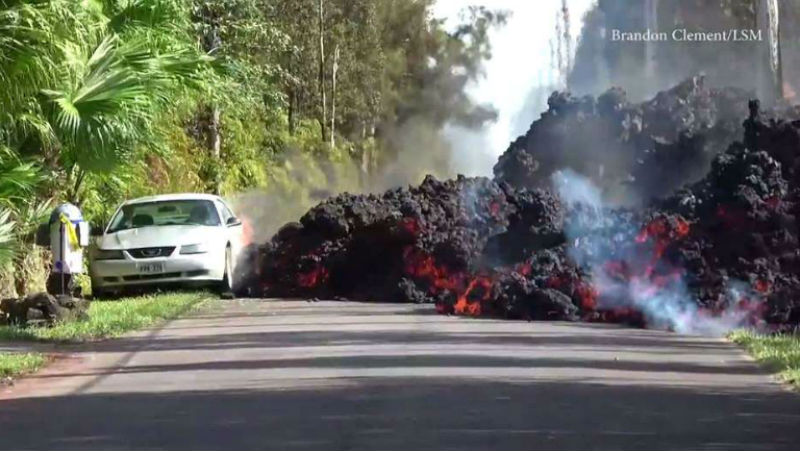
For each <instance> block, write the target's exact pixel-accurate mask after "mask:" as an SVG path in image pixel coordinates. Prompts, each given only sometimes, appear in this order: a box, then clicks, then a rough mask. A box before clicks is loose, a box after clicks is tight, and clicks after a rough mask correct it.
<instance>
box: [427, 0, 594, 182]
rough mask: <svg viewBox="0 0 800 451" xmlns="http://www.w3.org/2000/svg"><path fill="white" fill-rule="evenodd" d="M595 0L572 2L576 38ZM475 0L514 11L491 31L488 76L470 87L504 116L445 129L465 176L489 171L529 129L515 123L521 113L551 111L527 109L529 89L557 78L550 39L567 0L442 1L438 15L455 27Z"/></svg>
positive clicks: (569, 0)
mask: <svg viewBox="0 0 800 451" xmlns="http://www.w3.org/2000/svg"><path fill="white" fill-rule="evenodd" d="M594 2H595V0H567V6H568V7H569V10H570V21H571V27H570V29H571V34H572V36H573V37H574V38H577V37H578V36H579V34H580V28H581V26H582V20H581V19H582V18H583V15H584V13H585V12H586V11H587V10H588V9H589V7H590V6H591V5H592V4H593V3H594ZM474 4H481V5H483V6H486V7H488V8H491V9H501V10H507V11H509V12H511V16H510V17H509V19H508V22H507V23H506V25H505V26H504V27H502V28H499V29H497V30H494V31H493V32H492V33H491V35H490V38H491V44H492V59H491V60H489V61H488V62H487V63H486V64H485V72H486V76H485V78H483V79H481V80H479V81H478V82H477V83H473V84H471V85H470V86H469V87H468V93H469V94H470V96H471V97H472V98H473V99H475V100H476V101H477V102H479V103H490V104H492V105H494V107H495V109H497V110H498V112H499V116H498V119H497V122H495V123H494V124H491V125H490V126H487V127H486V129H485V130H481V131H478V132H475V131H470V130H464V129H460V128H456V127H448V129H446V130H445V133H446V135H447V137H448V139H449V140H450V142H451V144H452V145H453V146H454V147H455V149H456V152H454V155H456V159H454V161H453V166H454V167H455V169H457V170H458V171H459V172H461V173H463V174H465V175H489V174H491V168H492V166H493V165H494V162H495V160H496V159H497V156H498V155H500V154H501V153H503V151H505V150H506V148H507V147H508V145H509V143H510V142H511V141H512V140H514V139H515V138H516V137H517V136H518V135H520V134H523V133H525V131H526V130H527V126H521V125H520V124H515V122H519V121H515V119H516V118H517V117H518V115H519V114H520V113H522V114H525V115H526V117H531V118H533V117H538V114H539V113H541V111H543V110H544V109H545V106H546V105H541V106H540V108H539V109H540V111H536V112H535V113H533V112H524V111H521V110H522V107H523V105H524V103H525V100H526V98H527V97H528V93H529V92H530V91H531V90H532V89H533V88H534V87H536V86H537V85H539V84H540V83H541V80H543V81H544V82H545V83H547V82H548V81H549V79H550V78H551V77H552V74H551V73H550V72H551V71H550V46H549V41H550V39H551V37H552V36H553V35H554V34H555V26H556V14H557V12H558V11H559V10H560V8H561V0H437V2H436V4H435V6H434V15H435V16H436V17H439V18H446V19H447V21H446V22H445V24H446V25H447V26H455V25H457V23H458V17H459V12H460V11H461V10H462V9H463V8H465V7H468V6H470V5H474ZM573 49H574V44H573ZM523 123H524V121H523ZM528 125H529V124H528Z"/></svg>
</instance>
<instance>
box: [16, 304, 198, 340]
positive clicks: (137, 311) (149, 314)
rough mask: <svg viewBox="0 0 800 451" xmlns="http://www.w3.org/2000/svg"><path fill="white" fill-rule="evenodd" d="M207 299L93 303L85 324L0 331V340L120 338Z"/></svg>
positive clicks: (176, 314) (74, 323)
mask: <svg viewBox="0 0 800 451" xmlns="http://www.w3.org/2000/svg"><path fill="white" fill-rule="evenodd" d="M209 299H210V296H209V294H208V293H203V292H199V293H165V294H154V295H148V296H139V297H133V298H124V299H120V300H118V301H105V302H104V301H94V302H92V304H91V305H90V306H89V309H88V311H87V313H88V315H89V319H88V320H86V321H72V322H66V323H61V324H56V325H55V326H53V327H47V328H44V327H27V328H20V327H16V326H4V327H0V340H32V341H57V342H81V341H88V340H98V339H102V338H111V337H117V336H120V335H122V334H124V333H126V332H130V331H133V330H136V329H141V328H143V327H148V326H152V325H154V324H157V323H159V322H161V321H164V320H168V319H172V318H175V317H178V316H180V315H182V314H184V313H186V312H187V311H189V310H191V309H193V308H195V307H197V306H199V305H200V304H201V303H203V302H204V301H207V300H209Z"/></svg>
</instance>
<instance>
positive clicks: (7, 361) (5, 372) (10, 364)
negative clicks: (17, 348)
mask: <svg viewBox="0 0 800 451" xmlns="http://www.w3.org/2000/svg"><path fill="white" fill-rule="evenodd" d="M45 363H47V357H45V356H44V355H43V354H38V353H32V352H23V353H16V352H14V353H11V352H0V377H3V378H5V377H16V376H22V375H24V374H28V373H33V372H35V371H37V370H38V369H39V368H41V367H43V366H44V364H45Z"/></svg>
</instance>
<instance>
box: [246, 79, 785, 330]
mask: <svg viewBox="0 0 800 451" xmlns="http://www.w3.org/2000/svg"><path fill="white" fill-rule="evenodd" d="M549 104H550V109H549V110H548V112H546V113H544V114H543V115H542V118H541V119H539V120H538V121H536V122H534V124H533V125H532V127H531V130H530V131H529V132H528V134H527V135H525V136H524V137H521V138H519V139H518V140H517V141H516V142H515V143H513V144H512V145H511V146H510V148H509V150H508V151H507V152H506V153H505V154H504V155H503V156H502V157H501V158H500V160H499V161H498V164H497V166H496V167H495V179H494V180H491V179H488V178H482V177H478V178H465V177H458V178H457V179H454V180H446V181H439V180H436V179H434V178H433V177H430V176H429V177H427V178H426V179H425V180H424V181H423V182H422V184H421V185H419V186H417V187H409V188H403V189H395V190H391V191H387V192H385V193H383V194H370V195H352V194H342V195H339V196H336V197H333V198H330V199H328V200H326V201H324V202H322V203H320V204H319V205H317V206H316V207H314V208H312V209H311V210H309V211H308V212H307V213H306V214H305V215H304V216H303V217H302V218H301V219H300V221H299V222H298V223H290V224H287V225H285V226H284V227H283V228H282V229H281V230H280V231H279V232H278V233H277V234H276V235H275V236H274V237H273V238H272V240H271V241H269V242H267V243H263V244H261V245H255V244H254V245H251V246H250V247H249V248H248V252H246V255H245V256H244V258H245V260H246V261H245V262H243V263H245V264H243V265H241V266H242V267H246V268H248V272H247V274H244V275H242V277H241V280H240V281H239V284H240V290H241V291H242V292H243V293H245V294H249V295H252V296H288V297H309V298H310V297H319V298H347V299H353V300H364V301H380V302H434V303H435V304H436V306H437V310H438V311H440V312H442V313H457V314H465V315H474V316H477V315H491V316H497V317H508V318H524V319H562V320H578V319H581V320H587V321H624V322H629V323H633V324H638V325H654V326H658V327H667V328H673V329H686V330H696V329H698V327H699V329H701V331H705V330H706V329H707V328H708V327H717V326H722V327H725V326H726V325H727V326H738V325H743V324H745V325H747V324H758V325H762V326H763V325H770V326H772V327H773V328H791V327H795V326H796V325H797V324H798V322H800V279H798V275H800V247H798V238H797V237H798V228H797V227H798V224H797V221H796V217H797V214H798V208H800V204H799V203H798V189H800V185H798V183H797V181H798V180H799V179H798V176H799V175H800V174H798V171H800V159H799V158H798V156H800V121H793V120H789V119H779V117H785V118H791V117H796V116H797V115H796V114H795V111H794V110H790V109H785V110H784V111H782V112H781V113H780V114H778V113H775V112H772V111H771V112H769V113H768V114H767V113H762V112H761V111H760V110H759V107H758V104H757V102H755V101H752V102H750V103H749V105H748V101H747V99H746V96H745V95H744V94H743V93H741V92H739V91H736V90H710V89H707V88H705V87H704V86H703V83H702V79H698V78H694V79H690V80H688V81H686V82H684V83H682V84H681V85H679V86H677V87H675V88H673V89H671V90H669V91H665V92H662V93H659V94H658V95H657V96H656V97H655V98H654V99H652V100H650V101H648V102H644V103H642V104H638V105H631V104H629V103H627V102H626V101H624V95H623V94H622V93H621V91H620V90H617V89H614V90H611V91H609V92H607V93H606V94H603V95H601V96H600V97H598V99H597V100H594V99H592V98H588V97H587V98H582V99H573V98H571V97H569V96H568V95H564V94H554V95H553V96H552V97H551V99H550V102H549ZM748 107H749V112H748ZM766 116H769V118H767V117H766ZM745 117H746V118H747V119H746V120H745V121H744V124H743V126H742V123H741V122H740V121H741V119H742V118H745ZM735 118H738V119H735ZM734 119H735V122H733V121H734ZM734 123H737V124H738V125H735V126H734V125H732V124H734ZM742 129H744V133H742ZM742 137H743V139H741V138H742ZM737 138H740V139H741V141H735V140H736V139H737ZM726 140H727V141H728V142H727V143H726V144H725V145H723V144H722V142H723V141H726ZM588 145H594V146H595V147H596V149H597V151H596V152H595V153H594V154H592V155H593V156H592V157H591V159H583V158H579V159H578V160H576V161H573V160H575V158H577V156H579V154H578V153H577V149H578V148H579V147H580V146H588ZM584 153H586V152H585V151H584ZM607 162H614V163H613V164H609V163H607ZM623 162H624V163H625V164H623ZM602 165H606V166H605V168H606V169H604V170H598V166H602ZM698 166H701V167H702V170H703V172H706V175H705V176H703V177H695V176H694V173H697V172H698V168H697V167H698ZM622 168H627V173H626V172H625V171H623V169H622ZM564 169H570V170H572V171H575V172H576V173H578V174H579V176H577V178H576V179H577V180H578V182H568V183H562V184H561V186H560V188H558V187H557V186H556V185H558V183H556V182H557V178H558V177H560V176H562V175H564V174H568V173H570V171H563V170H564ZM648 175H649V176H648ZM621 179H624V182H625V183H627V186H626V189H629V190H630V189H632V190H633V191H631V192H636V193H639V194H640V195H641V198H642V199H644V198H648V197H649V196H651V195H653V196H656V198H655V200H649V201H647V202H642V203H640V204H638V206H636V207H621V206H611V205H605V204H602V203H597V202H596V201H588V200H587V198H586V196H583V197H582V194H581V193H582V190H583V189H584V188H583V186H582V185H581V184H582V183H584V182H582V181H581V180H589V181H591V182H593V183H594V184H596V185H597V186H599V188H598V190H599V192H602V193H604V194H605V193H609V192H613V191H614V189H615V185H614V184H615V183H616V182H619V181H620V180H621ZM681 184H682V185H683V187H681V188H679V189H677V190H675V189H674V188H675V187H676V186H680V185H681ZM587 185H588V186H591V185H589V184H588V182H587ZM565 193H566V194H565ZM667 193H671V194H667ZM589 197H591V196H589ZM687 325H689V326H691V327H689V326H687ZM697 325H699V326H697Z"/></svg>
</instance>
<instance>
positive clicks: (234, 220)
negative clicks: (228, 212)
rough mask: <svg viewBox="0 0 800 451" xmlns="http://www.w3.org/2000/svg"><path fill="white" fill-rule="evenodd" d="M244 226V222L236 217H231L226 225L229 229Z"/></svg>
mask: <svg viewBox="0 0 800 451" xmlns="http://www.w3.org/2000/svg"><path fill="white" fill-rule="evenodd" d="M241 224H242V220H241V219H239V218H237V217H236V216H231V217H230V218H228V222H226V223H225V225H227V226H228V227H233V226H238V225H241Z"/></svg>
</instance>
